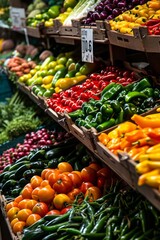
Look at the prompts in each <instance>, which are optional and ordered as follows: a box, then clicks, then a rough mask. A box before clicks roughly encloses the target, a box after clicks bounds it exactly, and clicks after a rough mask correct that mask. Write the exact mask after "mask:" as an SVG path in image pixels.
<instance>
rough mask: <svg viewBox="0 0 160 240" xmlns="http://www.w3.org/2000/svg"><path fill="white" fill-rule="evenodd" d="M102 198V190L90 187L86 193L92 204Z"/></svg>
mask: <svg viewBox="0 0 160 240" xmlns="http://www.w3.org/2000/svg"><path fill="white" fill-rule="evenodd" d="M101 196H102V193H101V190H100V189H99V188H98V187H95V186H93V187H90V188H88V189H87V191H86V193H85V197H88V199H89V201H90V202H93V201H95V200H96V199H98V198H100V197H101Z"/></svg>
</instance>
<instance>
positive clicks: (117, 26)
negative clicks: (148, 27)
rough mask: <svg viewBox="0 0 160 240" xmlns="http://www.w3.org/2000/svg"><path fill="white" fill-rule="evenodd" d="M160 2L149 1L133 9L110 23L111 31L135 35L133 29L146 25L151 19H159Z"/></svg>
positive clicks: (157, 0)
mask: <svg viewBox="0 0 160 240" xmlns="http://www.w3.org/2000/svg"><path fill="white" fill-rule="evenodd" d="M159 11H160V2H159V0H156V1H152V0H151V1H148V2H147V3H146V4H143V5H138V6H136V7H134V8H133V9H130V10H128V11H125V12H124V13H122V14H120V15H118V16H117V17H116V18H114V19H112V20H110V21H109V23H110V25H111V29H112V30H115V31H118V32H120V33H124V34H125V33H127V34H131V35H133V28H134V27H139V26H140V25H144V23H145V22H147V21H148V20H150V19H159V13H160V12H159Z"/></svg>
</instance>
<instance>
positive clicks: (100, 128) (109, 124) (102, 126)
mask: <svg viewBox="0 0 160 240" xmlns="http://www.w3.org/2000/svg"><path fill="white" fill-rule="evenodd" d="M114 125H115V119H114V118H110V119H109V120H108V121H107V122H103V123H101V124H100V125H98V126H97V127H96V129H97V131H99V132H101V131H103V130H105V129H107V128H110V127H112V126H114Z"/></svg>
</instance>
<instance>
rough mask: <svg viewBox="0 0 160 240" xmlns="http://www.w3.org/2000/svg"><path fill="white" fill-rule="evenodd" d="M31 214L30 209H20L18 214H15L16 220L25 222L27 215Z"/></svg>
mask: <svg viewBox="0 0 160 240" xmlns="http://www.w3.org/2000/svg"><path fill="white" fill-rule="evenodd" d="M31 214H32V211H31V210H30V209H26V208H24V209H21V210H20V211H19V212H18V214H17V218H18V219H19V221H24V222H25V221H26V220H27V218H28V217H29V215H31Z"/></svg>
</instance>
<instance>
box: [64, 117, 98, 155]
mask: <svg viewBox="0 0 160 240" xmlns="http://www.w3.org/2000/svg"><path fill="white" fill-rule="evenodd" d="M65 118H66V122H67V124H68V129H69V131H70V132H71V133H72V134H73V135H74V136H75V137H76V138H77V139H78V140H79V141H80V142H82V143H83V144H84V145H85V146H86V147H87V148H88V149H89V150H91V151H92V152H94V151H95V146H94V143H93V139H92V137H91V131H90V130H88V129H86V128H84V127H81V128H79V127H77V126H76V125H75V124H74V122H73V121H72V119H71V118H70V117H69V116H68V114H65Z"/></svg>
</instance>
